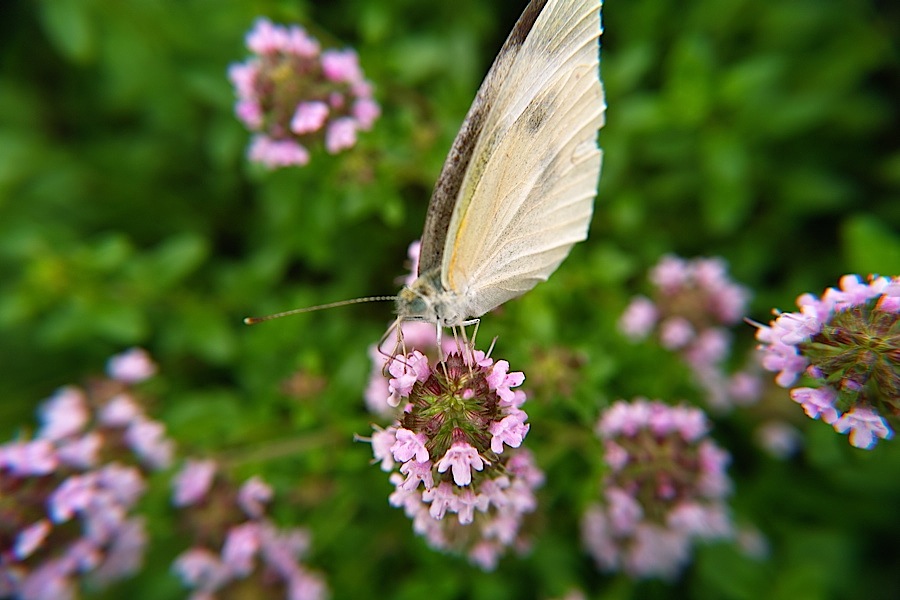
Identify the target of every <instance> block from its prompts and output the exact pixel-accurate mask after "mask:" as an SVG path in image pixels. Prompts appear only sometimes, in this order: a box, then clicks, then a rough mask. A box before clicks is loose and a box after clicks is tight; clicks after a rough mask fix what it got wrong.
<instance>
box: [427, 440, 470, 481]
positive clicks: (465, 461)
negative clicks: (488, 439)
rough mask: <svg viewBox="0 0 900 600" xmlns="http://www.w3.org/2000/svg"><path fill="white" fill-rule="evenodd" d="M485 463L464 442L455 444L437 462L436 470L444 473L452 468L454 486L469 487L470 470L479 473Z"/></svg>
mask: <svg viewBox="0 0 900 600" xmlns="http://www.w3.org/2000/svg"><path fill="white" fill-rule="evenodd" d="M420 462H421V461H420ZM485 463H486V461H485V460H484V459H482V458H481V456H480V455H479V454H478V450H476V449H475V448H474V447H473V446H471V445H470V444H467V443H466V442H456V443H454V444H453V445H452V446H450V448H449V449H448V450H447V452H446V453H444V456H443V457H441V460H439V461H438V463H437V470H438V473H445V472H446V471H447V469H450V468H452V469H453V481H454V482H455V483H456V485H469V484H470V483H472V469H475V470H476V471H481V470H482V469H484V465H485Z"/></svg>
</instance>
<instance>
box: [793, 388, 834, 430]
mask: <svg viewBox="0 0 900 600" xmlns="http://www.w3.org/2000/svg"><path fill="white" fill-rule="evenodd" d="M791 399H792V400H793V401H794V402H796V403H797V404H800V405H801V406H803V410H804V411H806V414H807V415H808V416H809V418H811V419H818V418H819V417H822V420H823V421H825V422H826V423H828V424H829V425H831V424H833V423H834V422H835V421H837V420H838V411H837V409H836V408H835V407H834V401H835V400H836V399H837V393H836V392H835V391H834V390H833V389H831V388H830V387H827V386H826V387H820V388H808V387H801V388H794V389H792V390H791Z"/></svg>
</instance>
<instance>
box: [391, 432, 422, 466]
mask: <svg viewBox="0 0 900 600" xmlns="http://www.w3.org/2000/svg"><path fill="white" fill-rule="evenodd" d="M395 435H396V438H397V441H396V442H394V445H393V446H391V452H392V453H393V455H394V460H396V461H397V462H400V463H405V462H406V461H408V460H411V459H412V458H413V457H415V459H416V461H418V462H420V463H424V462H428V449H427V448H426V447H425V443H426V442H427V441H428V438H427V437H425V434H423V433H413V432H412V431H410V430H409V429H404V428H402V427H401V428H399V429H397V432H396V434H395Z"/></svg>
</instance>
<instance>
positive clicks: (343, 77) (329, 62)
mask: <svg viewBox="0 0 900 600" xmlns="http://www.w3.org/2000/svg"><path fill="white" fill-rule="evenodd" d="M322 71H323V72H324V73H325V77H327V78H328V79H330V80H332V81H339V82H343V83H355V82H357V81H360V80H362V78H363V75H362V70H361V69H360V68H359V57H358V56H357V55H356V52H354V51H353V50H350V49H349V48H348V49H346V50H326V51H325V52H323V53H322Z"/></svg>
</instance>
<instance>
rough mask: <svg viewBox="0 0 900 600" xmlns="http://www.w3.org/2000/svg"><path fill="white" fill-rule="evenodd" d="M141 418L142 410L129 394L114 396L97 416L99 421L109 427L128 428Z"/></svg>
mask: <svg viewBox="0 0 900 600" xmlns="http://www.w3.org/2000/svg"><path fill="white" fill-rule="evenodd" d="M139 417H143V412H142V411H141V408H140V407H139V406H138V405H137V403H136V402H135V401H134V399H133V398H132V397H131V396H128V395H127V394H119V395H117V396H114V397H113V398H112V399H111V400H110V401H109V402H107V403H106V405H105V406H103V407H102V408H101V409H100V411H99V414H98V415H97V418H98V419H99V421H100V422H101V423H102V424H104V425H107V426H109V427H127V426H128V425H130V424H131V423H132V422H133V421H135V420H137V419H138V418H139Z"/></svg>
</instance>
